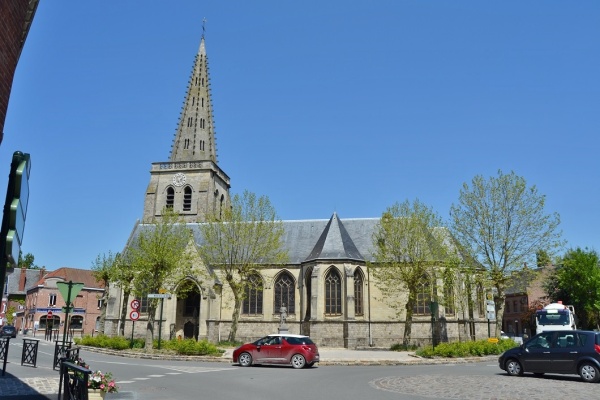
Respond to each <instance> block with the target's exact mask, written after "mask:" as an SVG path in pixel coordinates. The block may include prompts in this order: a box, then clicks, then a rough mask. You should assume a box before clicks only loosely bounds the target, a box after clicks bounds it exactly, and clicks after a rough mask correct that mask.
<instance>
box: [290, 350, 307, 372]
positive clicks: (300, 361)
mask: <svg viewBox="0 0 600 400" xmlns="http://www.w3.org/2000/svg"><path fill="white" fill-rule="evenodd" d="M305 365H306V359H305V358H304V356H303V355H302V354H294V355H293V356H292V367H294V368H297V369H300V368H304V366H305Z"/></svg>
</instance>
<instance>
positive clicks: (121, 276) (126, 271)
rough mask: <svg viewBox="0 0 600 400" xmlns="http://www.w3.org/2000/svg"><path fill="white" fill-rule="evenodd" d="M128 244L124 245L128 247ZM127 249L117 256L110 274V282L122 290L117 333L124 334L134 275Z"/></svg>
mask: <svg viewBox="0 0 600 400" xmlns="http://www.w3.org/2000/svg"><path fill="white" fill-rule="evenodd" d="M129 247H130V246H129V244H128V245H127V246H126V249H128V248H129ZM127 254H128V253H127V251H126V252H125V253H124V254H123V255H121V257H119V259H118V261H119V262H117V263H116V264H115V268H114V269H113V270H112V274H111V284H112V285H113V287H117V288H120V289H121V290H122V291H123V303H122V304H121V312H120V316H119V327H118V329H119V335H121V336H125V321H126V320H127V307H128V305H129V302H130V298H131V296H132V292H133V291H134V286H133V281H134V279H135V277H136V273H135V271H134V270H133V269H132V268H131V267H130V265H131V263H130V262H128V261H127Z"/></svg>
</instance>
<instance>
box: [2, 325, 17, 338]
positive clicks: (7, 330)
mask: <svg viewBox="0 0 600 400" xmlns="http://www.w3.org/2000/svg"><path fill="white" fill-rule="evenodd" d="M0 337H12V338H16V337H17V328H15V327H14V326H12V325H4V326H3V327H2V328H0Z"/></svg>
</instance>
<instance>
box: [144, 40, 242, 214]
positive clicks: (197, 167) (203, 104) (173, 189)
mask: <svg viewBox="0 0 600 400" xmlns="http://www.w3.org/2000/svg"><path fill="white" fill-rule="evenodd" d="M230 186H231V185H230V183H229V176H227V174H226V173H225V172H223V170H221V168H219V166H218V165H217V144H216V138H215V124H214V118H213V108H212V101H211V97H210V80H209V76H208V58H207V56H206V47H205V43H204V35H202V39H201V42H200V49H199V50H198V54H197V55H196V59H195V61H194V68H193V70H192V74H191V76H190V80H189V83H188V87H187V93H186V96H185V101H184V104H183V107H182V112H181V116H180V118H179V125H178V127H177V132H176V133H175V138H174V140H173V144H172V146H171V156H170V159H169V161H168V162H156V163H152V169H151V170H150V184H148V188H147V189H146V198H145V201H144V216H143V222H147V221H148V220H150V219H152V218H155V217H160V215H161V214H162V210H163V209H164V208H171V209H173V210H174V211H176V212H177V213H179V214H180V215H181V216H182V218H183V219H184V220H185V221H186V222H188V223H190V222H202V221H204V220H205V217H206V215H208V214H210V213H216V214H217V215H219V213H220V210H221V209H222V208H223V207H224V206H225V205H226V204H227V203H228V202H229V188H230Z"/></svg>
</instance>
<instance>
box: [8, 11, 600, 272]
mask: <svg viewBox="0 0 600 400" xmlns="http://www.w3.org/2000/svg"><path fill="white" fill-rule="evenodd" d="M599 17H600V2H595V1H579V2H568V3H567V2H563V1H543V2H539V1H529V2H527V1H526V2H523V1H504V2H482V1H400V0H389V1H372V2H358V1H348V0H346V1H338V0H328V1H313V0H308V1H303V2H297V1H295V2H292V1H287V0H276V1H275V0H273V1H271V0H264V1H254V2H249V1H244V0H239V1H197V0H178V1H173V2H165V1H158V0H153V1H150V0H146V1H133V0H131V1H113V2H108V1H99V0H87V1H85V2H82V1H81V0H61V1H49V0H41V2H40V5H39V7H38V10H37V13H36V16H35V19H34V22H33V25H32V27H31V30H30V32H29V36H28V38H27V42H26V44H25V48H24V50H23V53H22V55H21V59H20V61H19V65H18V68H17V72H16V76H15V80H14V83H13V88H12V94H11V99H10V103H9V109H8V115H7V119H6V125H5V139H4V141H3V143H2V145H1V146H0V169H1V168H2V166H3V168H4V169H5V173H4V174H2V173H1V171H0V178H1V180H0V187H6V177H7V175H8V171H9V166H10V160H11V156H12V153H13V152H14V151H16V150H20V151H23V152H25V153H30V154H31V160H32V171H31V182H30V201H29V211H28V215H27V224H26V230H25V235H24V243H23V247H22V250H23V252H24V253H32V254H34V256H35V262H36V264H37V265H39V266H46V268H47V269H56V268H59V267H73V268H90V267H91V265H92V262H93V260H94V259H95V258H96V256H98V255H99V254H103V253H107V252H108V251H112V252H118V251H121V250H122V249H123V246H124V245H125V242H126V241H127V238H128V236H129V234H130V232H131V230H132V228H133V225H134V223H135V221H136V220H137V219H139V218H141V216H142V211H143V201H144V192H145V190H146V186H147V184H148V182H149V179H150V174H149V171H150V166H151V163H152V162H158V161H168V158H169V154H170V148H171V142H172V139H173V136H174V133H175V129H176V126H177V122H178V118H179V113H180V110H181V106H182V104H183V100H184V95H185V91H186V85H187V80H188V78H189V75H190V72H191V69H192V65H193V60H194V56H195V54H196V52H197V50H198V46H199V43H200V37H201V35H202V19H203V18H206V19H207V23H206V46H207V52H208V57H209V66H210V75H211V89H212V96H213V107H214V111H215V125H216V132H217V149H218V156H219V165H220V166H221V168H222V169H223V170H224V171H225V172H226V173H227V174H228V175H229V176H230V177H231V184H232V189H231V190H232V193H241V192H242V191H243V190H244V189H248V190H250V191H252V192H255V193H257V194H260V195H267V196H268V197H269V198H270V199H271V201H272V202H273V204H274V206H275V207H276V209H277V211H278V213H279V215H280V217H281V218H282V219H286V220H293V219H326V218H329V217H330V216H331V214H332V213H333V212H337V213H338V214H339V216H340V217H341V218H342V219H343V218H361V217H378V216H380V215H381V213H382V212H383V211H384V210H385V209H386V207H388V206H390V205H392V204H393V203H395V202H397V201H398V202H401V201H404V200H405V199H410V200H413V199H415V198H419V199H420V200H421V201H423V202H424V203H426V204H428V205H429V206H431V207H433V208H434V209H435V210H436V211H437V212H438V213H439V214H440V215H441V216H442V217H443V218H445V219H448V211H449V209H450V206H451V205H452V204H453V203H456V202H457V201H458V195H459V191H460V188H461V186H462V184H463V183H464V182H470V181H471V179H472V178H473V177H474V176H475V175H483V176H486V177H489V176H496V174H497V171H498V170H499V169H501V170H502V171H504V172H506V173H508V172H510V171H514V172H515V173H516V174H518V175H520V176H523V177H524V178H525V179H526V180H527V182H528V184H529V185H536V186H537V188H538V190H539V192H540V193H542V194H544V195H546V196H547V204H546V211H547V212H548V213H550V212H557V213H559V214H560V216H561V220H562V223H561V229H562V231H563V235H564V239H566V240H567V241H568V245H567V247H578V246H579V247H588V248H595V249H597V248H598V245H599V244H600V212H599V211H598V208H599V206H598V204H599V200H600V185H599V182H600V179H599V178H600V157H598V150H599V144H600V139H599V135H598V131H599V127H600V112H599V111H598V110H600V81H599V78H598V77H599V73H598V71H600V41H599V40H598V38H599V37H600V24H599V23H598V21H599Z"/></svg>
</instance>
